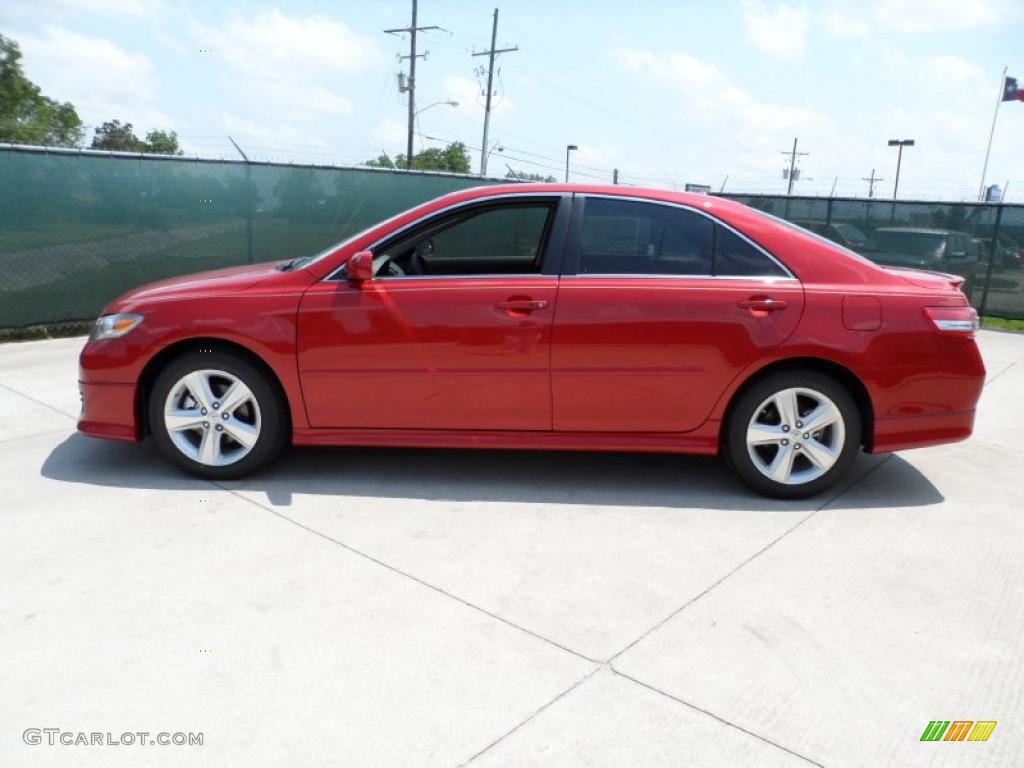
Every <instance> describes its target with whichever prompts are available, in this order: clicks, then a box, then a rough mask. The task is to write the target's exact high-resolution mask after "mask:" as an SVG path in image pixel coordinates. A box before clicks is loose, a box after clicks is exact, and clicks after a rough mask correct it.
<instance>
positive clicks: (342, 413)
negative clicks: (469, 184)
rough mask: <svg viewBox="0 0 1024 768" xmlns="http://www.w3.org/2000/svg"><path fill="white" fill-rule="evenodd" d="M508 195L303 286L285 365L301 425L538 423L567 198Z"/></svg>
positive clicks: (544, 405)
mask: <svg viewBox="0 0 1024 768" xmlns="http://www.w3.org/2000/svg"><path fill="white" fill-rule="evenodd" d="M510 198H514V199H509V200H499V201H496V202H495V201H491V202H488V203H486V204H481V205H478V206H470V207H463V208H460V209H459V210H458V211H456V212H450V213H445V214H440V215H439V216H436V217H433V218H431V219H429V220H427V221H425V222H423V223H422V225H421V226H419V227H416V228H414V229H413V230H411V231H410V232H403V233H401V234H400V235H396V237H394V238H391V239H390V240H388V241H386V242H382V243H380V244H379V245H378V246H376V247H375V248H374V249H373V251H374V255H375V259H374V261H375V264H377V268H378V270H379V272H378V274H377V276H376V277H375V278H374V279H373V280H369V281H366V282H363V283H353V282H349V281H348V280H346V279H344V277H343V276H340V277H339V278H338V279H328V280H325V281H322V282H321V283H318V284H317V285H315V286H313V287H312V288H310V289H309V291H307V292H306V295H305V296H304V297H303V300H302V304H301V307H300V310H299V371H300V375H301V377H302V388H303V393H304V395H305V401H306V407H307V414H308V417H309V420H310V424H311V425H312V426H314V427H332V428H390V429H495V430H550V429H551V412H552V409H551V387H550V379H549V373H548V363H549V357H550V340H551V323H552V320H553V318H554V309H555V297H556V293H557V289H558V274H557V272H558V264H557V260H558V258H559V257H560V255H561V252H562V244H563V242H562V241H563V240H564V231H565V229H566V228H567V218H568V215H569V211H568V208H569V205H568V203H566V205H565V210H564V212H562V213H559V208H560V198H552V197H550V196H549V197H546V198H529V197H527V196H524V195H521V194H520V195H515V196H510ZM559 222H564V223H561V224H560V223H559ZM559 233H561V234H559ZM389 260H390V264H391V265H393V266H390V265H389ZM546 265H547V269H546V268H545V266H546ZM549 272H550V273H549Z"/></svg>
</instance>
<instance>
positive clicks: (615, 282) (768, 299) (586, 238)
mask: <svg viewBox="0 0 1024 768" xmlns="http://www.w3.org/2000/svg"><path fill="white" fill-rule="evenodd" d="M580 208H582V210H577V211H576V212H575V221H574V225H573V235H572V237H571V239H570V242H571V244H572V245H571V246H570V248H571V250H570V253H568V254H567V264H568V265H571V267H570V269H569V270H568V273H567V274H566V275H564V277H563V280H562V284H561V288H560V290H559V296H558V311H557V313H556V316H555V324H554V334H553V342H552V362H551V384H552V392H553V397H554V427H555V429H556V430H560V431H595V432H619V431H621V432H686V431H689V430H692V429H695V428H696V427H698V426H699V425H700V424H701V423H702V422H703V421H704V420H705V419H706V418H707V416H708V414H709V412H710V411H711V408H712V406H713V405H714V403H715V402H716V400H717V399H718V397H719V396H720V395H721V393H722V391H723V390H724V389H725V387H726V386H727V385H728V384H729V383H730V382H731V381H732V380H733V378H734V377H735V376H736V374H737V373H739V372H740V371H741V370H742V369H743V368H745V367H746V366H748V365H749V364H750V363H752V362H754V361H755V360H756V359H757V358H758V357H760V356H762V355H764V354H765V352H767V351H768V350H770V349H772V348H773V347H775V346H777V345H778V344H780V343H781V342H782V341H783V340H784V339H785V338H786V337H787V336H789V335H790V334H791V333H792V332H793V330H794V329H795V328H796V325H797V322H798V320H799V318H800V314H801V311H802V309H803V289H802V287H801V285H800V283H799V282H798V281H797V280H796V279H795V278H793V277H792V275H790V273H789V272H788V271H787V270H786V269H785V268H784V267H783V266H782V265H781V264H779V263H778V262H777V261H775V260H774V259H773V258H772V257H771V256H769V255H768V254H767V253H765V252H764V251H762V250H761V249H760V248H758V247H757V246H756V245H754V244H753V243H751V242H750V241H749V240H747V239H746V238H744V237H743V236H741V235H740V234H738V233H736V232H734V231H732V230H731V229H729V228H728V227H725V226H723V225H721V224H719V223H716V221H715V220H714V219H712V218H711V217H709V216H707V215H705V214H703V213H701V212H698V211H696V210H693V209H689V208H685V207H682V206H677V205H669V204H663V203H656V202H650V201H641V200H632V199H625V198H618V197H600V196H589V197H587V198H585V199H580V202H579V203H578V204H577V209H580Z"/></svg>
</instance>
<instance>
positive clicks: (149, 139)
mask: <svg viewBox="0 0 1024 768" xmlns="http://www.w3.org/2000/svg"><path fill="white" fill-rule="evenodd" d="M92 148H93V149H106V150H110V151H113V152H147V153H151V154H155V155H180V154H182V151H181V149H179V148H178V134H177V133H176V132H175V131H159V130H152V131H150V132H149V133H147V134H146V139H145V141H143V140H142V139H140V138H139V137H138V136H136V135H135V131H134V130H133V128H132V124H131V123H124V124H123V125H122V124H121V121H120V120H108V121H107V122H105V123H104V124H103V125H101V126H100V127H99V128H97V129H96V134H95V135H94V136H93V137H92Z"/></svg>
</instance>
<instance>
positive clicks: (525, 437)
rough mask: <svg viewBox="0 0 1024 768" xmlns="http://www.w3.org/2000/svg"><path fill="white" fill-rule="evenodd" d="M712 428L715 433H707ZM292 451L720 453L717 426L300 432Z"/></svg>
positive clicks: (295, 437)
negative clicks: (326, 448) (629, 429)
mask: <svg viewBox="0 0 1024 768" xmlns="http://www.w3.org/2000/svg"><path fill="white" fill-rule="evenodd" d="M709 426H711V429H709V428H708V427H709ZM292 443H293V444H294V445H372V446H393V447H398V446H401V447H406V448H408V447H413V448H414V447H422V448H494V449H500V450H542V451H628V452H639V453H697V454H714V453H717V452H718V426H717V424H715V425H709V424H708V423H706V424H704V425H703V426H702V427H701V428H700V429H699V430H697V431H695V432H687V433H685V434H678V433H674V434H669V433H650V432H639V433H634V432H518V431H508V432H502V431H493V430H484V431H468V430H467V431H464V430H443V429H439V430H429V429H416V430H401V429H296V430H294V432H293V436H292Z"/></svg>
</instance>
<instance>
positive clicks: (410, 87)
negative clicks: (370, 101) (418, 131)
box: [384, 0, 440, 170]
mask: <svg viewBox="0 0 1024 768" xmlns="http://www.w3.org/2000/svg"><path fill="white" fill-rule="evenodd" d="M416 3H417V0H412V23H411V24H410V25H409V26H408V27H403V28H401V29H385V30H384V32H385V33H386V34H389V35H400V34H402V33H403V32H408V33H409V55H408V56H399V57H398V59H399V61H403V60H405V59H408V60H409V80H408V82H407V83H406V85H405V90H406V91H408V92H409V130H408V136H407V140H406V145H405V167H406V169H407V170H408V169H410V168H412V136H413V127H414V125H415V121H416V59H417V58H420V59H425V58H426V54H417V53H416V33H417V32H426V31H428V30H431V29H440V27H417V26H416V15H417V14H416V11H417V8H416ZM428 53H429V51H428ZM398 89H399V90H402V87H401V85H399V88H398Z"/></svg>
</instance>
